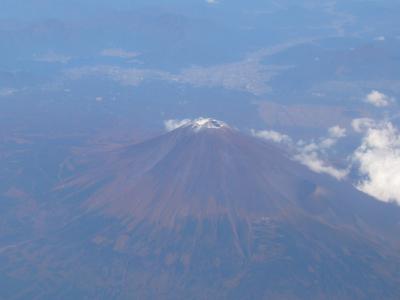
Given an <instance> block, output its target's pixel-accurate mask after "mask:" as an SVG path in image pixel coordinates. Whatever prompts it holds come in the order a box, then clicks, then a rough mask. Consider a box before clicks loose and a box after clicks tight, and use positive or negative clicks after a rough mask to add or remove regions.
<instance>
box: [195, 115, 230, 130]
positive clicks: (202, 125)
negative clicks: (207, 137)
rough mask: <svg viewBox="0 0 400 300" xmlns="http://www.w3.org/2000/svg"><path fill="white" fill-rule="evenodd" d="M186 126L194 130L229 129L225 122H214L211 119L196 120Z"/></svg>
mask: <svg viewBox="0 0 400 300" xmlns="http://www.w3.org/2000/svg"><path fill="white" fill-rule="evenodd" d="M187 125H189V126H191V127H192V128H194V129H196V130H201V129H219V128H229V126H228V124H226V123H225V122H222V121H219V120H215V119H212V118H197V119H195V120H193V121H191V122H190V123H188V124H187Z"/></svg>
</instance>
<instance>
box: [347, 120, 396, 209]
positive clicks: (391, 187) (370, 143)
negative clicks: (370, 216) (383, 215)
mask: <svg viewBox="0 0 400 300" xmlns="http://www.w3.org/2000/svg"><path fill="white" fill-rule="evenodd" d="M368 126H369V127H364V128H363V131H364V137H363V140H362V143H361V145H360V147H358V148H357V150H356V151H355V153H354V154H353V161H354V162H355V163H356V164H357V165H358V168H359V173H360V175H361V176H363V177H364V178H363V179H362V180H360V181H359V182H358V183H357V185H356V187H357V188H358V189H360V190H361V191H363V192H365V193H367V194H370V195H371V196H374V197H376V198H377V199H380V200H382V201H397V202H398V203H400V133H399V130H398V129H397V128H396V127H395V126H394V125H393V124H392V123H390V122H386V121H385V122H380V123H371V122H370V123H368Z"/></svg>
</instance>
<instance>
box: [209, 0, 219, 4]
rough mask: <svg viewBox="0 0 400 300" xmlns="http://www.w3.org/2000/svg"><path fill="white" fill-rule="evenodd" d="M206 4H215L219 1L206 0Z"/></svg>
mask: <svg viewBox="0 0 400 300" xmlns="http://www.w3.org/2000/svg"><path fill="white" fill-rule="evenodd" d="M206 2H207V3H208V4H217V3H218V2H219V1H218V0H206Z"/></svg>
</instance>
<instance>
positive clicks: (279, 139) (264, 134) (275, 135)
mask: <svg viewBox="0 0 400 300" xmlns="http://www.w3.org/2000/svg"><path fill="white" fill-rule="evenodd" d="M251 133H252V135H253V136H255V137H258V138H262V139H265V140H268V141H272V142H275V143H291V142H292V139H291V138H290V137H289V136H288V135H286V134H282V133H280V132H277V131H274V130H261V131H256V130H253V129H252V130H251Z"/></svg>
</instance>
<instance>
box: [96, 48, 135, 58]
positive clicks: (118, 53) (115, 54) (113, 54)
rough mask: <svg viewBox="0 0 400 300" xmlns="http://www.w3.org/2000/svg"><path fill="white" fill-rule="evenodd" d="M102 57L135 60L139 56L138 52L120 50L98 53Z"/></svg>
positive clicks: (111, 49) (105, 50)
mask: <svg viewBox="0 0 400 300" xmlns="http://www.w3.org/2000/svg"><path fill="white" fill-rule="evenodd" d="M100 54H101V55H102V56H108V57H119V58H135V57H138V56H139V55H140V53H139V52H134V51H127V50H124V49H120V48H110V49H104V50H103V51H101V53H100Z"/></svg>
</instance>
